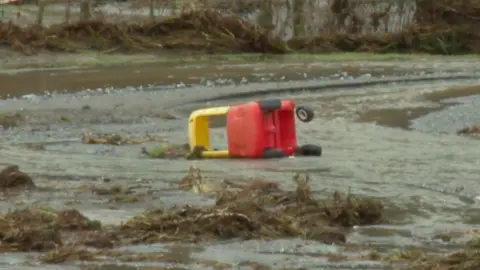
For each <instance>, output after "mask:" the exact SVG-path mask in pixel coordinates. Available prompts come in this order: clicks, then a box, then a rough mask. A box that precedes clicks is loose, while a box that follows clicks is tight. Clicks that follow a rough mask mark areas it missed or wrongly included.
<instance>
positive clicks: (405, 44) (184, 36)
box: [0, 0, 480, 54]
mask: <svg viewBox="0 0 480 270" xmlns="http://www.w3.org/2000/svg"><path fill="white" fill-rule="evenodd" d="M415 4H416V12H415V14H414V21H416V24H415V25H414V26H410V27H407V28H406V29H404V30H403V31H401V32H399V33H388V34H386V35H385V34H383V33H382V34H378V35H376V34H367V35H362V34H358V33H359V32H360V31H358V30H356V29H355V27H354V29H348V31H347V33H340V32H335V31H333V33H328V34H323V35H320V36H316V37H306V38H304V37H297V38H294V39H291V40H288V41H283V40H282V39H281V38H279V37H272V35H271V33H270V31H269V30H268V29H267V28H264V27H262V26H259V25H256V24H254V23H252V22H251V21H248V20H246V19H244V18H242V17H240V16H236V15H224V14H221V13H220V12H216V11H197V10H191V11H188V12H185V13H183V14H181V15H180V16H178V17H175V18H170V19H166V20H164V21H161V22H158V23H147V24H142V25H139V24H130V25H124V24H114V23H108V22H105V21H103V20H91V21H79V22H74V23H70V24H63V25H56V26H51V27H49V28H44V27H42V26H38V25H35V26H31V27H26V28H21V27H18V26H15V25H13V24H12V23H4V22H1V23H0V38H2V39H3V40H6V41H7V45H8V46H10V47H11V48H12V49H14V50H18V51H22V52H24V53H26V54H33V53H35V51H38V50H41V49H47V50H50V51H61V52H70V51H77V50H82V49H91V50H98V51H102V52H109V53H111V52H138V51H146V50H153V51H162V50H172V51H190V52H199V51H200V52H207V53H222V52H228V53H232V52H242V53H246V52H247V53H248V52H259V53H277V54H285V53H290V52H294V51H301V52H311V53H312V52H316V53H319V52H338V51H344V52H346V51H364V52H381V53H386V52H427V53H434V54H462V53H475V52H478V51H479V49H480V48H478V46H477V45H478V44H477V39H478V37H476V36H472V34H471V33H472V32H474V31H472V29H475V28H476V27H478V22H477V21H476V19H472V18H476V17H477V15H478V14H477V12H478V11H477V9H476V6H475V5H476V4H475V3H473V2H468V3H464V4H462V5H460V6H459V5H458V4H456V3H455V2H454V1H450V0H444V1H442V3H441V4H438V3H433V2H429V1H425V0H418V1H416V3H415ZM432 5H433V6H435V8H434V9H432V7H431V6H432ZM450 10H456V11H457V12H459V13H461V14H462V15H460V16H459V15H458V14H459V13H455V14H451V11H450ZM431 18H436V19H435V20H433V19H431ZM458 25H461V27H458ZM453 26H457V28H458V29H457V28H456V29H455V31H454V30H452V27H453ZM434 29H435V30H434ZM27 37H28V38H27Z"/></svg>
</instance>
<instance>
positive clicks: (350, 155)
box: [0, 61, 480, 269]
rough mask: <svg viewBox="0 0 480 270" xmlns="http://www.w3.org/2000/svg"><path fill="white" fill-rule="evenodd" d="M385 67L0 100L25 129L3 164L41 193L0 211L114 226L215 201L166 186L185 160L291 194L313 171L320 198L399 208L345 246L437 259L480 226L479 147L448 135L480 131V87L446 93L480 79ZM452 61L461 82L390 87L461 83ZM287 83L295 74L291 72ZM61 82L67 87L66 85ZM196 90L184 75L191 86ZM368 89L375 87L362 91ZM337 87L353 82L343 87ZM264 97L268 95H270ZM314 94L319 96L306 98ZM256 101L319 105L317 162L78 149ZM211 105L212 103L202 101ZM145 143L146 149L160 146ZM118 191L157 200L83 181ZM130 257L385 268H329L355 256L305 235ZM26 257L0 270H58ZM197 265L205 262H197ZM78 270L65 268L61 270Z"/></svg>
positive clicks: (306, 139)
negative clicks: (336, 194)
mask: <svg viewBox="0 0 480 270" xmlns="http://www.w3.org/2000/svg"><path fill="white" fill-rule="evenodd" d="M332 65H333V64H332ZM214 66H215V65H214ZM380 66H382V65H380ZM383 66H384V67H385V66H390V67H394V66H395V68H396V71H394V72H392V71H386V72H385V74H383V76H384V78H383V79H382V78H379V77H381V76H382V75H381V74H380V73H378V72H375V68H378V65H377V66H375V65H369V64H367V63H361V64H358V63H357V66H355V64H353V63H350V64H349V65H348V68H349V71H350V70H359V71H360V72H359V73H358V74H356V75H355V76H354V75H349V74H340V73H341V72H343V71H342V64H337V66H330V68H333V70H334V71H335V72H333V70H332V69H325V70H323V69H321V68H318V69H309V70H308V69H305V70H303V72H304V73H306V74H307V78H320V77H321V78H322V79H317V80H313V81H292V82H286V81H284V82H266V83H251V84H244V85H240V86H219V87H211V86H207V87H202V86H193V87H190V88H183V87H177V88H176V89H169V90H168V89H161V88H158V87H157V88H155V87H153V88H150V89H144V90H148V91H140V90H138V89H123V90H119V91H113V90H111V91H110V93H105V94H104V93H100V92H97V91H95V92H92V91H86V92H80V93H75V94H54V95H50V96H34V95H31V96H27V97H25V98H23V99H19V100H4V101H1V102H0V112H7V111H17V112H21V113H22V114H24V115H25V116H26V120H25V122H24V123H23V124H22V125H21V126H19V127H18V128H15V129H13V130H8V131H3V132H2V135H3V136H2V140H1V145H0V164H10V163H15V164H18V165H20V168H21V169H23V170H24V171H26V172H28V173H30V174H32V175H33V176H34V177H35V181H36V183H37V185H38V186H41V187H43V188H44V190H46V191H39V192H35V193H30V194H23V195H18V196H15V197H7V198H5V199H4V200H3V201H1V202H0V209H2V211H7V209H12V208H16V207H17V208H18V207H24V206H25V205H28V204H40V205H46V206H50V207H53V208H55V209H63V208H65V207H68V208H70V207H75V208H77V209H79V210H80V211H81V212H82V213H84V214H86V215H87V216H88V217H90V218H93V219H99V220H101V221H102V222H103V223H105V224H118V223H119V222H121V221H122V220H126V219H128V218H130V217H132V216H134V215H136V214H138V213H140V212H142V211H143V210H145V208H150V207H162V206H169V205H173V204H184V203H191V204H208V203H212V202H211V201H210V200H207V199H205V198H203V197H201V196H199V195H195V194H192V193H188V192H179V191H173V190H171V189H169V187H170V185H171V184H172V183H176V182H177V181H178V180H179V178H181V177H182V176H183V175H185V173H186V170H187V168H188V166H189V165H195V166H197V167H199V168H201V169H202V170H203V171H205V174H206V175H207V176H208V177H210V178H212V179H213V181H216V180H219V179H220V178H222V177H224V176H225V175H228V176H242V177H245V176H246V177H249V176H256V177H258V176H264V177H266V178H271V179H278V181H279V182H280V183H281V186H282V187H283V188H285V189H292V188H293V187H294V185H293V183H291V181H290V178H291V175H292V173H293V172H297V171H308V172H310V174H311V176H312V177H313V179H314V180H315V181H314V183H313V184H312V188H313V189H314V190H316V191H318V192H320V191H322V192H328V191H331V190H335V189H338V190H342V191H347V190H348V188H352V191H354V192H355V193H358V194H365V195H371V196H376V197H380V198H388V199H390V200H392V201H394V202H395V204H396V205H397V208H396V209H389V212H390V214H389V215H390V216H391V217H392V218H393V220H394V222H393V224H391V225H388V226H367V227H360V228H356V229H354V230H353V231H352V232H351V233H350V234H349V237H348V242H349V244H351V245H353V244H361V245H367V244H368V248H364V251H368V250H377V251H382V252H394V251H395V250H402V249H405V248H407V247H411V246H417V247H428V248H429V249H431V250H434V251H435V250H440V249H444V248H446V247H445V245H444V244H443V243H440V242H438V241H437V240H434V236H435V235H436V234H438V233H440V232H444V231H450V230H460V229H464V228H471V227H474V226H475V224H477V223H478V215H477V214H475V213H476V204H475V199H474V198H475V196H477V195H478V193H479V192H480V190H479V188H478V184H477V181H478V175H479V173H480V166H479V165H480V161H479V160H478V158H477V157H478V151H477V150H478V147H479V144H480V141H479V140H474V139H468V138H464V137H458V136H456V135H454V132H455V130H456V129H457V128H459V127H463V126H465V125H468V124H472V123H478V122H480V115H479V113H478V110H475V108H478V106H479V105H480V99H479V98H478V97H477V96H475V95H474V94H478V93H479V92H480V91H478V90H475V88H470V90H469V91H463V93H464V94H463V95H471V96H469V97H468V98H459V97H458V95H457V96H456V95H455V93H458V92H459V91H455V92H454V93H451V95H450V94H448V95H447V94H446V93H449V92H451V91H445V90H446V89H449V88H451V87H453V86H458V85H470V84H480V83H479V82H480V78H476V76H475V73H474V72H475V67H474V66H472V65H469V64H467V63H463V64H462V63H451V62H448V63H447V62H445V63H442V62H441V61H438V62H436V63H431V64H428V63H424V64H422V66H421V67H419V69H418V70H416V69H415V68H416V67H417V66H415V65H413V64H412V66H408V64H407V63H404V64H402V65H399V64H398V63H388V62H385V63H384V64H383ZM452 66H463V68H464V69H468V70H469V73H468V74H465V73H463V75H462V78H463V79H455V80H454V79H448V76H447V77H444V78H443V79H442V80H439V79H437V80H433V79H431V80H428V81H427V80H424V81H416V82H396V83H387V81H389V80H390V79H392V80H396V79H399V78H403V79H414V78H417V77H413V75H405V74H414V73H421V72H423V75H422V76H423V77H426V75H425V74H426V73H433V75H438V74H436V73H442V72H443V71H449V72H450V73H448V74H450V75H449V76H451V77H452V78H453V77H454V75H455V76H457V77H458V74H453V73H452V70H451V68H452ZM252 67H255V65H253V64H252V65H250V66H248V68H247V70H250V72H247V70H245V69H242V68H239V69H238V70H237V69H235V68H234V67H231V70H232V71H235V72H232V73H231V74H232V77H233V78H234V79H235V78H236V79H238V78H243V77H248V76H251V77H252V78H253V77H254V76H252V75H251V74H252V72H251V69H252ZM442 67H443V70H442ZM204 68H205V69H206V70H204V69H202V68H197V67H194V68H188V69H183V73H178V74H179V75H178V76H180V74H183V75H182V76H184V77H181V78H179V77H175V78H177V81H175V79H174V78H172V81H170V82H175V83H176V82H178V81H186V79H185V77H188V76H194V77H195V76H196V77H199V78H200V77H202V76H207V75H205V74H215V72H218V70H217V69H214V68H208V66H207V67H204ZM385 69H387V68H385ZM171 70H172V69H171V68H170V69H168V70H161V69H160V68H159V69H156V70H155V71H152V73H157V74H162V73H166V74H169V72H172V71H171ZM173 70H176V69H173ZM193 70H197V71H195V72H198V73H194V71H193ZM199 70H202V71H199ZM215 70H217V71H215ZM460 71H462V70H460ZM65 72H66V73H68V72H70V73H68V74H71V76H72V80H73V81H75V80H74V79H73V77H74V76H77V75H74V74H81V75H78V77H82V76H83V78H85V77H84V76H86V74H98V77H104V78H113V77H108V76H109V75H108V74H109V73H108V71H107V72H106V75H102V74H104V73H100V72H93V73H78V72H77V73H76V72H72V71H65ZM115 72H118V71H115ZM221 72H222V73H223V69H222V71H221ZM262 72H268V69H266V68H264V69H263V70H262ZM276 72H278V74H277V73H276ZM282 72H285V73H282V74H280V71H278V70H275V71H272V72H271V73H273V76H271V78H273V79H272V80H277V81H278V80H279V79H281V77H282V76H287V75H289V74H288V70H287V69H285V70H283V71H282ZM462 72H463V71H462ZM140 73H142V72H140ZM192 74H202V75H192ZM217 74H219V73H217ZM285 74H286V75H285ZM335 74H338V75H335ZM367 74H369V75H367ZM448 74H447V75H448ZM30 75H31V74H30ZM30 75H28V74H27V75H20V78H22V80H23V79H24V78H25V77H21V76H30ZM467 75H468V76H467ZM31 76H34V75H31ZM89 76H90V75H89ZM290 76H291V77H294V75H292V74H290ZM349 76H352V78H350V77H349ZM213 77H214V76H212V78H213ZM258 77H260V78H261V77H262V76H258ZM467 77H470V78H467ZM210 79H211V78H209V79H208V80H210ZM417 79H418V78H417ZM46 80H48V81H50V79H46ZM108 80H110V79H108ZM232 80H233V79H232ZM60 81H62V83H63V82H64V83H66V81H67V80H60ZM200 81H201V80H199V79H197V80H196V81H195V80H192V83H198V82H200ZM260 81H262V80H261V79H260ZM375 81H377V82H378V84H375V85H369V84H368V82H375ZM17 82H18V81H17ZM54 82H55V81H53V79H52V81H50V83H51V84H50V85H52V87H51V88H45V89H43V90H55V89H53V88H54V86H56V85H57V84H56V83H54ZM103 82H104V81H103ZM103 82H98V83H100V84H101V83H103ZM345 82H347V83H348V84H349V85H345ZM2 83H3V79H2ZM10 83H11V84H10V87H12V88H11V89H13V86H15V85H16V82H15V81H14V80H12V81H10ZM22 83H25V82H22ZM109 83H112V82H109ZM137 83H141V84H146V83H145V82H137ZM25 84H26V83H25ZM19 85H20V83H19ZM65 85H67V84H65ZM326 85H331V87H326ZM355 85H358V86H355ZM83 86H84V85H82V87H83ZM30 87H32V88H35V87H36V86H35V85H30ZM91 87H95V88H96V87H101V86H98V85H93V86H91ZM72 88H74V87H72ZM282 88H291V90H292V91H290V92H282V91H280V90H281V89H282ZM296 88H309V89H310V90H312V91H309V92H305V91H296V90H295V89H296ZM23 89H27V88H23ZM268 89H271V90H272V91H271V92H268V91H266V90H268ZM315 89H322V90H321V91H320V90H318V91H314V90H315ZM293 90H295V91H293ZM275 91H276V92H275ZM260 92H262V93H263V97H277V98H278V97H280V98H294V99H295V100H296V101H297V103H302V104H306V105H310V106H312V107H313V108H314V109H315V112H316V115H317V118H316V119H315V120H314V121H312V122H311V123H309V124H303V123H299V124H298V136H299V142H300V143H315V144H320V145H321V146H322V147H323V148H324V156H323V157H321V158H320V159H319V158H292V159H283V160H263V161H238V160H222V161H218V160H202V161H183V160H150V159H145V158H142V157H141V155H140V147H141V146H139V145H134V146H106V145H83V144H81V142H80V136H81V133H82V131H87V132H91V133H93V134H100V133H112V132H121V133H122V134H130V135H133V136H138V137H141V136H144V135H146V134H150V135H158V136H165V137H166V138H167V139H169V141H171V142H172V143H183V142H184V141H186V139H187V138H186V117H188V113H189V112H190V111H191V110H192V109H194V108H199V107H203V106H207V105H208V106H211V105H216V104H228V103H236V102H240V101H243V100H245V101H246V100H250V99H253V98H255V97H256V96H255V95H256V94H258V93H260ZM235 93H243V96H242V97H236V98H235V99H230V98H229V95H231V94H235ZM432 93H433V94H432ZM442 95H443V96H442ZM439 96H441V97H442V98H447V97H448V96H455V97H456V98H457V99H456V100H455V103H451V104H445V103H443V102H442V100H441V99H439V98H438V97H439ZM436 97H437V98H436ZM209 99H213V100H211V101H208V100H209ZM198 100H203V101H202V102H198ZM84 105H89V106H90V107H91V108H92V109H90V110H83V109H82V107H83V106H84ZM447 105H448V106H447ZM163 112H169V113H172V114H174V115H176V116H177V117H178V119H177V120H162V119H158V118H154V117H152V116H153V115H155V114H157V113H163ZM61 116H68V118H69V119H70V121H69V122H65V121H60V120H59V119H60V117H61ZM375 122H377V123H379V124H375ZM213 138H214V139H213V144H215V145H218V146H220V147H221V146H222V145H224V141H225V138H224V133H223V132H222V129H221V128H219V129H216V130H215V131H214V136H213ZM38 145H41V146H42V147H39V146H38ZM145 145H146V146H147V147H152V146H154V145H155V144H154V143H147V144H145ZM103 177H109V178H111V179H112V183H109V184H106V183H104V182H103V181H102V178H103ZM117 184H121V185H125V186H135V187H134V188H133V189H134V190H140V191H141V190H147V189H148V190H152V191H153V194H152V195H150V197H148V198H146V201H145V202H141V203H130V204H115V205H112V204H111V203H108V202H107V201H106V199H105V198H104V197H101V196H97V195H92V194H91V193H90V192H89V191H86V188H85V186H86V185H99V186H105V185H107V186H108V185H117ZM459 187H463V188H464V190H465V191H463V192H462V193H458V194H457V193H455V190H458V188H459ZM112 208H114V209H112ZM464 240H465V239H461V240H459V241H460V242H455V241H454V244H461V243H462V242H461V241H464ZM129 249H130V250H133V251H136V252H164V253H165V254H168V256H172V257H174V258H175V259H176V260H177V262H178V263H176V264H175V266H177V267H184V268H187V269H210V268H209V266H208V264H207V263H205V260H207V259H208V260H214V261H217V262H223V263H228V264H230V265H231V268H233V269H236V268H235V267H236V265H237V264H238V263H239V262H240V261H245V260H250V261H255V262H259V263H263V264H268V265H271V266H274V267H279V266H280V265H281V266H282V267H297V268H298V267H304V268H307V269H352V268H355V269H357V268H358V267H360V265H362V267H364V268H368V269H390V268H392V266H389V265H383V264H381V263H379V262H374V261H359V260H357V261H355V262H353V261H339V262H335V263H334V262H331V261H328V260H327V255H326V254H327V253H331V252H333V253H342V254H347V255H351V256H354V257H355V256H359V255H360V253H358V252H351V251H349V249H348V247H342V246H329V245H323V244H319V243H315V242H309V241H303V240H300V239H297V240H295V239H294V240H292V239H285V240H276V241H246V242H236V241H229V242H221V243H216V244H213V245H208V246H205V245H195V246H193V245H179V244H175V245H173V244H172V245H151V246H135V247H130V248H129ZM25 255H26V254H18V253H16V254H5V256H2V257H1V259H0V266H5V267H7V265H8V267H9V269H29V268H35V269H38V268H43V269H54V268H53V266H39V265H31V263H32V260H33V261H35V259H31V258H30V259H27V257H26V256H25ZM201 261H203V262H204V263H198V262H201ZM28 262H29V263H30V264H27V263H28ZM102 263H105V264H106V265H105V266H104V267H103V269H155V268H148V267H150V266H151V267H153V266H155V267H157V268H156V269H160V267H167V266H169V267H171V266H174V265H172V263H164V262H155V263H145V262H131V263H122V264H123V267H122V268H120V267H119V266H111V264H118V262H115V261H114V260H113V259H108V258H105V261H104V262H102ZM128 266H130V268H129V267H128ZM134 266H135V267H134ZM78 267H79V266H78V265H76V266H75V265H70V266H68V267H67V266H62V267H61V268H58V269H77V268H78ZM83 267H85V266H83ZM137 267H140V268H137ZM141 267H143V268H141ZM356 267H357V268H356ZM393 268H394V267H393ZM238 269H242V268H238Z"/></svg>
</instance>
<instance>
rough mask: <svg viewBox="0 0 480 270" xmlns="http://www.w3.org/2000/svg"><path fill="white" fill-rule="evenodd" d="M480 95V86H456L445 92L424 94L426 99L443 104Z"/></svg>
mask: <svg viewBox="0 0 480 270" xmlns="http://www.w3.org/2000/svg"><path fill="white" fill-rule="evenodd" d="M478 94H480V85H468V86H455V87H450V88H447V89H445V90H444V91H435V92H432V93H428V94H424V95H423V96H424V98H425V99H426V100H429V101H433V102H442V101H444V100H446V99H455V98H461V97H468V96H473V95H478Z"/></svg>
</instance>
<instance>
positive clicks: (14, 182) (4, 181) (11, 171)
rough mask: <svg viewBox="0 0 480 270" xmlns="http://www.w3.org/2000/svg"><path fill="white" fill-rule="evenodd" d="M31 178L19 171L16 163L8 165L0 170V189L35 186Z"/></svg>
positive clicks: (30, 187)
mask: <svg viewBox="0 0 480 270" xmlns="http://www.w3.org/2000/svg"><path fill="white" fill-rule="evenodd" d="M35 187H36V186H35V183H34V182H33V180H32V178H31V177H30V176H29V175H28V174H26V173H24V172H22V171H20V168H19V167H18V166H17V165H10V166H8V167H6V168H5V169H3V170H2V171H0V189H10V188H29V189H32V188H35Z"/></svg>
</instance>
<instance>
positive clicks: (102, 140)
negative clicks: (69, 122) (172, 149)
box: [82, 133, 165, 145]
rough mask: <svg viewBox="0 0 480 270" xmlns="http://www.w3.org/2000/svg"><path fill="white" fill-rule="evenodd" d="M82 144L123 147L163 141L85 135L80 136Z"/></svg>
mask: <svg viewBox="0 0 480 270" xmlns="http://www.w3.org/2000/svg"><path fill="white" fill-rule="evenodd" d="M82 141H83V143H84V144H110V145H125V144H140V143H146V142H163V141H165V139H163V138H160V137H146V138H141V139H139V138H130V137H122V136H121V135H119V134H112V135H106V136H104V137H93V136H89V135H87V134H86V133H84V134H83V136H82Z"/></svg>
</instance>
